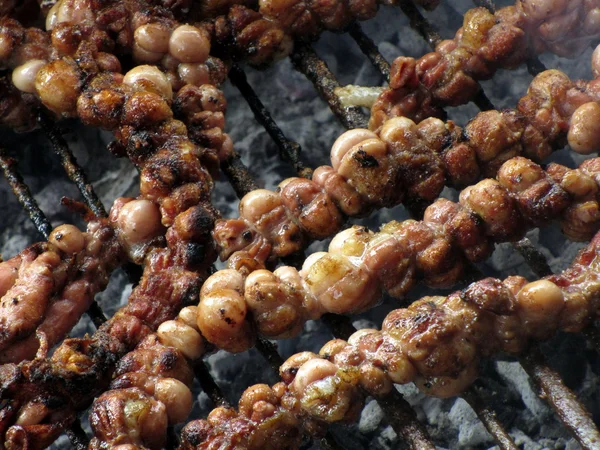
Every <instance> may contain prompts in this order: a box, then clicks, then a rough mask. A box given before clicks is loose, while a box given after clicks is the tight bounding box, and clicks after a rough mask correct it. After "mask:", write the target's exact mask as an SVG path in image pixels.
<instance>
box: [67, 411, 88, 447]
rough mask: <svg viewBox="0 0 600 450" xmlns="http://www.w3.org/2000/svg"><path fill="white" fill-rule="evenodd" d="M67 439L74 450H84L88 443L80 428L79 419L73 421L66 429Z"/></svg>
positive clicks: (85, 434) (86, 436)
mask: <svg viewBox="0 0 600 450" xmlns="http://www.w3.org/2000/svg"><path fill="white" fill-rule="evenodd" d="M66 433H67V437H68V438H69V441H71V445H72V446H73V448H74V449H75V450H86V449H87V448H88V445H89V443H90V439H89V437H88V435H87V433H86V432H85V431H84V430H83V428H82V427H81V422H80V421H79V419H75V420H74V421H73V423H72V424H71V426H70V427H69V428H67V431H66Z"/></svg>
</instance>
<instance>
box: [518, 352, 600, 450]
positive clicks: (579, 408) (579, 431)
mask: <svg viewBox="0 0 600 450" xmlns="http://www.w3.org/2000/svg"><path fill="white" fill-rule="evenodd" d="M520 361H521V364H522V365H523V368H524V369H525V371H526V372H527V374H528V375H529V376H530V377H531V379H532V380H533V381H534V383H535V385H536V387H537V388H538V390H539V393H540V396H541V397H542V398H544V399H546V401H547V402H548V403H549V404H550V406H551V407H552V409H554V411H555V412H556V414H557V415H558V417H559V418H560V420H561V422H562V423H563V424H564V425H565V426H566V427H567V429H568V430H569V432H570V433H571V434H572V435H573V437H574V438H575V439H576V440H577V441H578V442H579V444H580V445H581V447H582V448H583V449H584V450H597V449H598V448H600V432H599V431H598V428H597V427H596V425H595V424H594V421H593V420H592V418H591V416H590V413H589V412H588V411H587V410H586V408H585V407H584V406H583V405H582V404H581V403H580V402H579V400H577V397H576V395H575V394H574V393H573V391H571V390H570V389H569V388H568V387H567V386H565V384H564V382H563V381H562V379H561V377H560V375H559V374H558V373H556V372H555V371H554V370H552V369H551V368H550V367H548V366H547V364H546V362H545V361H544V356H543V355H542V353H541V351H540V349H539V348H538V347H537V346H536V347H533V348H532V349H531V350H529V352H528V353H527V354H525V355H524V356H522V357H521V358H520Z"/></svg>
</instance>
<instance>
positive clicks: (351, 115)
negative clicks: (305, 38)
mask: <svg viewBox="0 0 600 450" xmlns="http://www.w3.org/2000/svg"><path fill="white" fill-rule="evenodd" d="M290 58H291V60H292V63H293V64H294V68H295V69H296V70H298V71H299V72H301V73H303V74H304V75H306V77H307V78H308V79H309V80H310V81H311V82H312V84H313V85H314V86H315V88H316V89H317V91H318V92H319V95H320V96H321V98H323V99H324V100H325V101H326V102H327V104H328V105H329V108H330V109H331V110H332V111H333V113H334V114H335V115H336V116H337V117H338V118H340V121H341V122H342V124H343V125H344V126H345V127H346V128H366V126H367V123H368V121H369V119H368V118H367V116H366V115H365V114H364V113H363V112H362V111H361V110H360V108H357V107H354V106H351V107H348V108H344V107H343V106H342V104H341V103H340V99H339V98H338V96H337V95H335V92H334V90H335V88H337V87H340V84H339V83H338V82H337V80H336V79H335V76H334V75H333V73H331V70H329V67H327V64H326V63H325V61H323V60H322V59H321V58H319V57H318V56H317V54H316V53H315V51H314V50H313V49H312V47H311V46H310V45H308V44H304V43H297V44H296V46H295V50H294V52H293V53H292V55H290Z"/></svg>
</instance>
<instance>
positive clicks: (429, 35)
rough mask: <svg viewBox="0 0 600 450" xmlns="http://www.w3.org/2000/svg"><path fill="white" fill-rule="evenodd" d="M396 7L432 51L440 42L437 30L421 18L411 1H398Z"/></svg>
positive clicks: (419, 12) (440, 38)
mask: <svg viewBox="0 0 600 450" xmlns="http://www.w3.org/2000/svg"><path fill="white" fill-rule="evenodd" d="M398 6H399V7H400V9H401V10H402V12H403V13H404V14H405V15H406V16H407V17H408V18H409V20H410V26H411V28H413V29H414V30H416V31H417V32H418V33H419V34H420V35H421V36H422V37H423V39H425V40H426V41H427V43H428V44H429V46H430V47H431V48H433V49H435V47H436V46H437V45H438V44H439V43H440V42H442V37H441V36H440V34H439V33H438V32H437V30H436V29H435V28H434V27H433V26H432V25H431V24H430V23H429V22H428V21H427V20H426V19H425V17H423V14H421V11H419V9H418V8H417V7H416V6H415V4H414V3H413V2H412V1H411V0H400V1H399V2H398Z"/></svg>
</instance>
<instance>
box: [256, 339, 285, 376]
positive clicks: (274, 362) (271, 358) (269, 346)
mask: <svg viewBox="0 0 600 450" xmlns="http://www.w3.org/2000/svg"><path fill="white" fill-rule="evenodd" d="M256 349H257V350H258V351H259V352H260V354H261V355H262V357H263V358H265V359H266V360H267V362H268V363H269V365H270V366H271V369H273V372H275V373H276V374H277V375H279V368H280V367H281V365H282V364H283V363H284V361H283V358H282V357H281V355H280V354H279V352H278V351H277V344H275V343H273V342H271V341H268V340H266V339H263V338H258V340H257V341H256Z"/></svg>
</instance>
